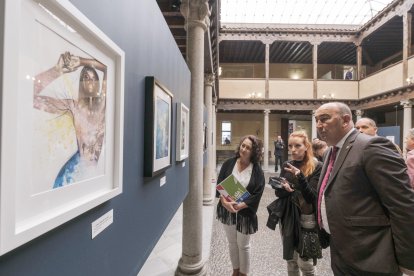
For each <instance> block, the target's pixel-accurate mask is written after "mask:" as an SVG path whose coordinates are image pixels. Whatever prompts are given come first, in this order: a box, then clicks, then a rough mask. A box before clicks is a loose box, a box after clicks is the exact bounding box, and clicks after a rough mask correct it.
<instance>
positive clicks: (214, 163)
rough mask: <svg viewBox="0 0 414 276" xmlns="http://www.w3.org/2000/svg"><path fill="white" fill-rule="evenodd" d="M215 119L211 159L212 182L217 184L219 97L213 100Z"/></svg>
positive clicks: (213, 120) (213, 121)
mask: <svg viewBox="0 0 414 276" xmlns="http://www.w3.org/2000/svg"><path fill="white" fill-rule="evenodd" d="M212 111H213V114H212V115H213V119H212V123H213V126H212V129H213V146H212V151H213V157H212V158H211V168H212V170H213V173H212V181H213V182H214V183H215V184H217V171H216V168H217V97H214V99H213V110H212Z"/></svg>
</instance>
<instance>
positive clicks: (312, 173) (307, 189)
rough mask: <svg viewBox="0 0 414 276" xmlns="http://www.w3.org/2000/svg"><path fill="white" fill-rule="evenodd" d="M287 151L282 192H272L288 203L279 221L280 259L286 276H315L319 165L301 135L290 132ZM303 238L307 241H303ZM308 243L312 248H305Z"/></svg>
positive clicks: (302, 132) (319, 256)
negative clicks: (281, 247) (285, 267)
mask: <svg viewBox="0 0 414 276" xmlns="http://www.w3.org/2000/svg"><path fill="white" fill-rule="evenodd" d="M288 147H289V150H290V152H291V154H292V160H291V161H288V162H286V163H284V164H283V170H282V171H281V172H280V176H281V177H283V178H285V180H284V181H283V182H282V188H281V189H276V190H275V194H276V196H277V197H278V198H279V199H283V198H286V199H288V200H286V201H285V204H286V207H285V208H284V213H283V215H282V219H281V234H282V241H283V258H284V259H285V260H287V269H288V275H290V276H293V275H300V272H299V269H300V270H301V271H302V273H303V275H316V274H315V265H316V259H317V258H321V257H322V252H321V247H320V244H319V239H318V236H317V228H316V226H317V223H316V217H315V214H316V212H315V211H316V206H315V202H316V189H317V185H318V181H319V176H320V173H321V169H322V163H321V162H319V161H317V160H316V159H315V158H314V156H313V150H312V145H311V143H310V141H309V139H308V136H307V134H306V132H305V131H295V132H293V133H292V134H291V135H290V136H289V140H288ZM292 225H293V227H291V226H292ZM294 229H298V230H299V229H300V230H299V232H298V234H296V235H295V234H293V233H295V232H296V231H295V230H294ZM312 233H313V235H312ZM306 236H307V237H310V238H309V239H307V240H305V237H306ZM312 239H313V241H314V242H315V244H309V243H310V242H311V240H312ZM311 248H312V249H313V251H312V250H310V249H311ZM317 249H319V250H317Z"/></svg>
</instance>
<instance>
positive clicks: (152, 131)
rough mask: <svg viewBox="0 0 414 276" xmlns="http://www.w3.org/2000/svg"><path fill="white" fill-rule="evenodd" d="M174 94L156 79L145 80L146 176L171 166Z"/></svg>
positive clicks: (158, 172) (148, 78)
mask: <svg viewBox="0 0 414 276" xmlns="http://www.w3.org/2000/svg"><path fill="white" fill-rule="evenodd" d="M172 98H173V94H172V93H171V92H170V91H169V90H168V89H167V88H166V87H165V86H163V85H162V84H161V83H160V82H159V81H157V80H156V79H155V78H154V77H146V78H145V131H144V133H145V136H144V176H145V177H153V176H155V175H157V174H160V173H162V172H163V171H165V170H166V169H168V168H169V167H170V166H171V137H172V129H171V125H172V123H171V122H172Z"/></svg>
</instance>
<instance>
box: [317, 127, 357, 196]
mask: <svg viewBox="0 0 414 276" xmlns="http://www.w3.org/2000/svg"><path fill="white" fill-rule="evenodd" d="M359 134H360V133H359V132H358V131H357V130H354V131H353V132H352V133H351V134H350V135H349V136H348V138H347V139H346V140H345V143H344V144H343V146H342V148H341V151H340V152H339V156H338V158H337V159H336V161H335V165H334V167H333V170H332V173H331V176H330V177H329V180H328V183H327V184H326V188H325V190H326V189H327V188H328V186H329V185H330V184H331V183H332V181H333V180H334V179H335V177H336V175H337V174H338V171H339V169H340V168H341V167H342V164H343V163H344V161H345V158H346V156H347V155H348V153H349V151H350V150H351V148H352V145H353V143H354V141H355V139H356V137H357V136H358V135H359Z"/></svg>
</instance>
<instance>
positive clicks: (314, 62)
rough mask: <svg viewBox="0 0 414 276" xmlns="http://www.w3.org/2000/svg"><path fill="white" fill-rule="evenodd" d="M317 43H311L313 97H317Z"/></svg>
mask: <svg viewBox="0 0 414 276" xmlns="http://www.w3.org/2000/svg"><path fill="white" fill-rule="evenodd" d="M318 45H319V44H318V43H313V51H312V64H313V98H314V99H316V98H318Z"/></svg>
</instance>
